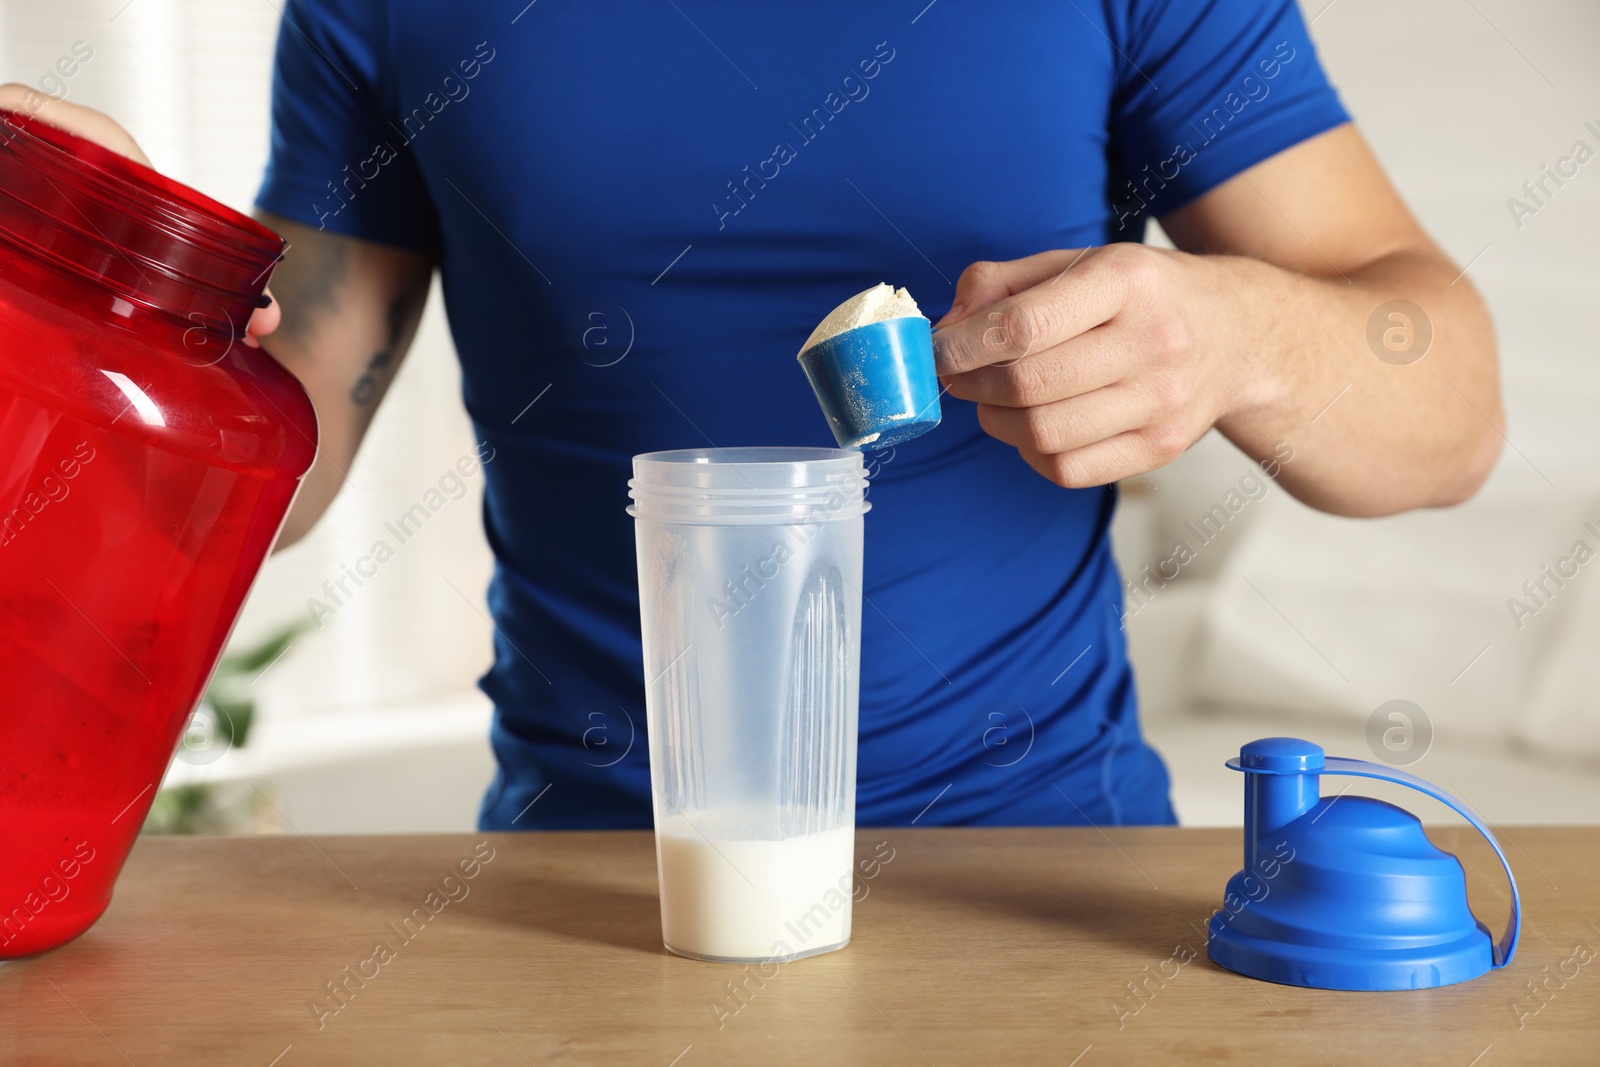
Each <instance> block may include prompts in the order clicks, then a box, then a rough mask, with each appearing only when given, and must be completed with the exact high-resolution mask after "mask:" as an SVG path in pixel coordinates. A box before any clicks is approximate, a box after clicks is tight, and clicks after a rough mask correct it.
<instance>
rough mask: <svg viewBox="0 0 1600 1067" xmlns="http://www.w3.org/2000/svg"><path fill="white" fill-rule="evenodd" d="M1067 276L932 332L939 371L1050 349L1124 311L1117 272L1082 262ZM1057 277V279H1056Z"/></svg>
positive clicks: (959, 369) (1124, 293) (960, 371)
mask: <svg viewBox="0 0 1600 1067" xmlns="http://www.w3.org/2000/svg"><path fill="white" fill-rule="evenodd" d="M1080 269H1081V270H1082V273H1077V272H1076V271H1075V272H1073V273H1072V274H1068V275H1065V276H1057V275H1052V276H1051V278H1050V279H1047V280H1046V281H1045V282H1044V283H1042V284H1040V285H1036V286H1034V287H1033V288H1032V289H1028V290H1026V291H1025V292H1022V293H1019V294H1018V295H1016V296H1011V297H1007V298H1006V299H1004V300H1002V301H1000V302H999V303H997V304H991V305H990V306H989V307H988V308H987V309H985V310H984V311H981V312H979V313H977V314H975V315H971V316H969V317H967V318H965V319H963V320H962V321H960V322H958V323H955V324H954V325H951V326H946V327H944V328H942V329H940V330H939V332H938V333H936V334H934V335H933V352H934V359H935V362H936V364H937V367H938V371H939V373H940V374H941V375H954V374H964V373H966V372H967V371H970V370H976V369H977V368H979V367H987V366H990V365H992V364H995V363H1004V362H1006V361H1008V360H1016V359H1022V358H1024V357H1026V356H1030V355H1033V354H1034V353H1038V352H1043V351H1045V350H1046V349H1048V348H1053V347H1055V346H1056V345H1059V344H1061V343H1062V342H1064V341H1067V340H1070V339H1071V338H1073V337H1076V336H1077V335H1078V334H1080V333H1083V332H1085V331H1086V330H1090V329H1093V328H1094V327H1096V326H1099V325H1100V324H1101V323H1103V322H1108V321H1110V319H1111V318H1112V316H1114V315H1115V314H1116V313H1117V312H1118V311H1120V310H1121V309H1122V306H1123V302H1124V300H1125V299H1126V297H1127V288H1126V286H1125V285H1124V284H1122V282H1123V278H1122V275H1121V274H1120V272H1117V271H1108V270H1105V269H1100V268H1097V267H1096V266H1095V265H1094V263H1093V262H1092V261H1091V262H1088V263H1084V264H1082V265H1081V268H1080ZM1058 277H1059V280H1057V279H1058Z"/></svg>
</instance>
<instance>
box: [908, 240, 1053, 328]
mask: <svg viewBox="0 0 1600 1067" xmlns="http://www.w3.org/2000/svg"><path fill="white" fill-rule="evenodd" d="M1081 254H1082V253H1080V252H1075V251H1073V250H1071V249H1067V250H1064V251H1062V250H1056V251H1050V252H1039V253H1037V254H1035V255H1031V256H1024V257H1023V258H1021V259H1012V260H1006V261H1005V262H995V261H992V260H980V261H979V262H977V263H973V264H971V265H970V266H968V267H967V269H966V270H964V271H962V272H961V277H959V278H957V279H956V295H955V297H954V298H953V299H952V300H951V302H950V310H949V311H948V312H946V313H945V315H944V317H943V318H941V319H940V320H939V321H938V322H936V323H934V329H942V328H943V327H945V326H949V325H951V324H953V323H957V322H960V321H961V320H962V319H965V318H968V317H969V316H971V315H973V314H974V313H975V312H978V311H982V310H983V309H984V308H986V307H988V306H989V305H990V304H993V303H994V302H995V301H997V300H1004V299H1005V298H1006V297H1008V296H1015V295H1016V294H1017V293H1020V292H1023V291H1024V290H1027V289H1032V288H1033V287H1034V286H1035V285H1038V284H1039V283H1040V282H1042V281H1044V280H1045V279H1047V278H1052V277H1054V276H1055V275H1057V274H1059V273H1061V271H1062V270H1063V269H1064V268H1065V266H1066V265H1067V264H1068V263H1070V262H1071V261H1072V257H1074V256H1078V255H1081Z"/></svg>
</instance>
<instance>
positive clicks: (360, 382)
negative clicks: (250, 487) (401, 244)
mask: <svg viewBox="0 0 1600 1067" xmlns="http://www.w3.org/2000/svg"><path fill="white" fill-rule="evenodd" d="M256 214H257V218H259V219H260V220H261V221H262V222H263V223H264V224H265V225H267V226H270V227H271V228H272V229H274V230H276V231H277V232H278V233H280V234H282V235H283V237H284V238H285V239H286V240H287V241H288V242H289V250H288V252H287V253H286V254H285V256H284V259H283V262H282V263H280V264H279V265H278V269H277V270H276V271H275V272H273V275H272V292H273V297H274V300H275V302H276V303H277V304H278V306H279V307H280V308H281V310H282V321H281V323H280V325H279V326H278V329H277V330H276V331H275V332H273V333H271V334H270V335H268V336H266V337H264V338H263V339H262V344H263V347H265V348H266V349H267V350H268V351H269V352H271V353H272V355H273V356H274V357H276V358H277V360H278V362H280V363H282V364H283V365H284V366H285V367H287V368H288V369H289V370H290V371H292V372H293V373H294V375H295V377H297V378H299V379H300V382H301V384H302V385H304V386H305V388H306V392H307V393H309V394H310V396H311V403H312V406H313V407H315V408H316V410H317V423H318V427H319V429H320V431H321V435H320V441H319V446H318V449H317V459H316V462H315V463H314V464H313V465H312V467H311V471H310V473H309V474H307V475H306V480H305V484H304V485H303V486H302V488H301V490H300V495H299V496H297V497H296V498H295V502H294V507H293V508H291V509H290V511H289V517H288V519H287V520H286V522H285V524H284V528H283V534H282V536H281V537H280V538H279V540H278V547H279V548H283V547H286V546H288V545H291V544H293V543H294V542H296V541H298V540H299V539H300V538H302V537H304V536H305V535H306V533H307V532H309V531H310V529H311V527H312V526H313V525H314V524H315V523H316V521H317V519H319V518H320V517H321V516H322V513H323V512H324V511H326V510H327V508H328V505H329V504H330V503H332V501H333V498H334V495H335V494H336V493H337V492H338V491H339V487H340V486H342V485H343V484H344V481H345V474H346V472H348V471H349V469H350V464H351V463H352V462H353V461H354V459H355V455H356V449H357V448H358V447H360V445H361V439H362V438H363V437H364V436H365V435H366V432H367V427H368V426H370V425H371V424H372V416H373V414H374V413H375V412H376V411H377V407H378V401H380V400H382V399H383V396H384V394H385V393H386V392H387V391H388V388H389V383H390V382H392V381H393V380H394V375H395V372H396V371H397V370H399V368H400V362H401V360H403V359H404V358H405V354H406V351H407V350H408V349H409V348H410V347H411V340H412V337H413V336H414V335H415V334H416V329H417V322H418V320H419V319H420V318H421V317H422V308H423V305H424V304H425V303H426V302H427V298H428V283H429V280H430V278H431V277H432V274H433V260H432V258H431V257H429V256H427V255H424V254H423V253H421V252H412V251H407V250H405V249H400V248H391V247H389V246H387V245H377V244H372V243H370V242H368V241H360V240H356V239H355V238H353V237H342V236H340V235H338V234H333V233H329V232H327V231H326V230H318V229H316V228H315V227H313V226H307V225H304V224H302V223H298V222H292V221H290V220H289V219H286V218H282V217H280V216H277V215H271V214H268V213H265V212H257V213H256Z"/></svg>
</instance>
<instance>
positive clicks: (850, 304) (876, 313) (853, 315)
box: [800, 283, 923, 352]
mask: <svg viewBox="0 0 1600 1067" xmlns="http://www.w3.org/2000/svg"><path fill="white" fill-rule="evenodd" d="M913 317H915V318H922V317H923V315H922V312H921V310H919V309H918V308H917V302H916V301H915V300H913V299H911V294H910V293H908V292H906V291H905V290H904V289H896V288H895V287H894V286H892V285H886V284H883V283H879V284H878V285H874V286H873V287H872V288H871V289H868V290H866V291H865V292H861V293H857V294H856V295H855V296H852V297H851V298H850V299H849V300H846V301H845V302H844V303H842V304H840V305H839V306H838V307H836V308H834V309H833V310H832V311H830V312H829V313H828V317H827V318H825V319H823V320H822V321H821V322H820V323H818V324H817V328H816V329H815V330H812V331H811V336H810V337H807V338H806V343H805V344H803V345H801V346H800V351H801V352H804V351H805V350H806V349H808V348H810V347H811V346H812V345H818V344H821V343H822V342H823V341H826V340H828V339H829V338H830V337H837V336H838V335H839V334H841V333H844V332H845V331H847V330H854V329H856V328H857V327H858V326H867V325H870V324H871V323H874V322H884V321H886V320H888V319H906V318H913Z"/></svg>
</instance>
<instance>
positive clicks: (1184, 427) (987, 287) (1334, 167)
mask: <svg viewBox="0 0 1600 1067" xmlns="http://www.w3.org/2000/svg"><path fill="white" fill-rule="evenodd" d="M1161 224H1162V226H1163V228H1164V229H1165V230H1166V232H1167V233H1168V234H1169V235H1170V236H1171V237H1172V240H1173V243H1174V244H1176V245H1177V246H1178V247H1179V248H1180V249H1183V250H1184V251H1179V252H1173V251H1165V250H1161V249H1153V248H1147V247H1144V246H1141V245H1134V244H1113V245H1107V246H1105V247H1103V248H1095V249H1089V250H1087V251H1075V250H1066V251H1057V252H1043V253H1040V254H1039V255H1035V256H1029V257H1027V258H1026V259H1018V260H1013V261H1011V262H1008V263H975V264H973V265H972V266H971V267H969V268H968V269H967V270H966V271H965V272H964V273H963V274H962V275H961V280H960V282H959V283H958V285H957V287H956V295H955V298H954V300H953V301H952V302H951V309H950V313H949V314H948V315H946V316H945V317H944V319H943V320H941V321H940V323H939V326H940V329H939V331H938V333H936V334H935V335H934V348H935V351H936V353H937V360H938V368H939V373H940V376H941V377H942V378H944V380H945V382H946V384H948V386H949V388H950V392H951V393H952V394H953V395H954V396H957V397H960V398H964V399H967V400H973V401H976V402H977V403H978V420H979V423H980V424H981V425H982V426H983V428H984V429H985V430H986V431H987V432H988V433H990V434H991V435H993V436H994V437H997V438H999V439H1000V440H1002V441H1004V442H1006V443H1007V444H1010V445H1013V446H1015V447H1016V449H1017V450H1018V452H1020V453H1021V455H1022V458H1023V459H1025V460H1027V462H1028V463H1029V464H1030V465H1032V466H1033V468H1034V469H1035V470H1037V471H1039V473H1041V474H1043V475H1044V476H1045V477H1047V478H1049V479H1051V480H1052V481H1054V482H1057V483H1059V484H1061V485H1064V486H1070V487H1082V486H1090V485H1100V484H1103V483H1105V482H1110V481H1114V480H1116V479H1118V478H1126V477H1128V476H1130V475H1134V474H1142V473H1145V472H1147V471H1151V470H1154V469H1156V468H1157V467H1160V466H1162V465H1164V464H1166V463H1168V462H1170V461H1171V460H1173V459H1174V458H1176V457H1177V456H1178V455H1179V454H1181V453H1182V452H1183V450H1184V449H1185V448H1187V447H1189V445H1191V444H1193V443H1194V442H1195V440H1196V439H1198V438H1199V437H1200V436H1201V435H1202V434H1204V433H1205V432H1206V430H1208V429H1210V428H1211V427H1212V426H1215V427H1216V428H1217V429H1218V430H1219V431H1220V432H1221V433H1222V434H1223V435H1224V436H1226V437H1227V438H1228V439H1229V440H1230V441H1232V442H1233V443H1234V444H1236V445H1238V446H1239V448H1241V449H1242V450H1243V451H1244V452H1245V453H1246V454H1247V455H1249V456H1250V457H1251V458H1252V459H1255V460H1256V461H1258V462H1267V461H1269V459H1270V458H1272V457H1274V456H1276V455H1278V454H1279V452H1278V449H1279V447H1280V446H1281V445H1283V444H1288V445H1290V446H1291V447H1293V448H1294V449H1295V457H1296V458H1295V462H1294V466H1293V468H1289V467H1284V468H1283V469H1282V471H1281V472H1280V473H1279V474H1278V476H1277V477H1278V481H1279V482H1280V483H1281V484H1282V485H1283V486H1284V488H1286V489H1288V490H1289V492H1291V493H1293V494H1294V495H1295V496H1296V497H1298V498H1299V499H1301V500H1302V501H1304V502H1306V503H1307V504H1310V505H1311V506H1313V507H1316V508H1321V509H1322V510H1324V511H1330V512H1334V513H1336V514H1341V515H1386V514H1392V513H1394V512H1398V511H1405V510H1407V509H1409V508H1417V507H1438V506H1444V505H1449V504H1456V503H1459V502H1461V501H1463V500H1465V499H1466V498H1467V497H1469V496H1471V495H1472V494H1473V493H1474V492H1475V491H1476V490H1477V488H1478V486H1479V485H1481V484H1482V483H1483V480H1484V479H1485V478H1486V477H1487V476H1488V473H1489V471H1490V469H1491V468H1492V467H1493V466H1494V462H1495V459H1496V457H1497V456H1498V455H1499V452H1500V446H1501V443H1502V442H1503V441H1504V435H1503V430H1502V425H1503V423H1504V415H1503V414H1502V412H1501V407H1500V383H1499V373H1498V368H1497V365H1496V360H1495V344H1494V330H1493V326H1492V325H1491V323H1490V322H1489V316H1488V313H1487V311H1486V310H1485V309H1484V306H1483V302H1482V301H1481V300H1480V299H1479V298H1478V295H1477V293H1476V292H1474V291H1473V288H1472V283H1471V282H1470V281H1468V280H1467V278H1466V277H1465V272H1463V271H1461V270H1460V269H1458V268H1457V267H1456V265H1455V264H1453V263H1451V262H1450V259H1449V258H1448V257H1447V256H1445V255H1444V254H1443V253H1442V252H1440V250H1439V249H1438V247H1437V246H1435V245H1434V243H1433V242H1432V241H1431V240H1429V239H1428V236H1427V234H1425V233H1423V232H1422V229H1421V228H1420V227H1419V226H1418V225H1417V223H1416V221H1415V220H1414V219H1413V218H1412V217H1411V214H1410V213H1409V212H1408V211H1407V210H1406V208H1405V205H1404V204H1403V203H1402V202H1401V201H1400V198H1399V197H1398V196H1397V195H1396V194H1395V191H1394V189H1393V187H1392V186H1391V185H1390V184H1389V182H1388V179H1387V178H1385V177H1384V174H1383V171H1382V169H1381V168H1379V166H1378V164H1377V161H1376V160H1374V159H1373V158H1372V154H1371V152H1370V151H1368V149H1367V146H1366V144H1365V143H1364V142H1363V141H1362V140H1361V137H1360V135H1359V134H1357V133H1356V131H1355V129H1354V127H1351V126H1348V125H1346V126H1341V127H1338V128H1336V129H1333V130H1330V131H1328V132H1327V133H1325V134H1322V135H1320V136H1317V137H1313V138H1311V139H1310V140H1308V141H1305V142H1302V143H1301V144H1298V145H1296V146H1294V147H1293V148H1290V149H1288V150H1286V151H1284V152H1280V153H1279V154H1278V155H1276V156H1273V157H1272V158H1270V159H1267V160H1265V161H1263V162H1261V163H1258V164H1256V165H1255V166H1254V167H1251V168H1250V169H1248V170H1246V171H1244V172H1243V173H1242V174H1239V175H1236V176H1235V177H1233V178H1231V179H1230V180H1228V181H1226V182H1223V183H1222V184H1221V185H1219V186H1217V187H1216V188H1215V189H1212V190H1211V191H1210V192H1208V193H1206V194H1204V195H1203V196H1201V197H1199V198H1198V199H1196V200H1194V201H1192V202H1191V203H1189V204H1187V205H1185V206H1184V207H1181V208H1179V209H1178V210H1176V211H1173V212H1171V213H1170V214H1168V215H1166V216H1164V217H1163V218H1162V219H1161ZM1202 253H1203V254H1202ZM1397 302H1404V306H1406V307H1407V308H1408V309H1409V310H1408V312H1407V314H1408V315H1410V316H1411V317H1412V318H1414V319H1415V320H1416V322H1415V323H1411V322H1410V320H1409V319H1408V320H1407V326H1406V329H1407V331H1408V332H1407V336H1408V337H1409V336H1411V334H1410V332H1409V331H1410V328H1411V325H1415V326H1417V327H1418V329H1419V331H1420V332H1419V333H1418V336H1422V337H1424V338H1425V340H1424V341H1423V342H1422V344H1421V347H1420V348H1419V349H1417V350H1416V351H1414V352H1409V353H1405V354H1404V355H1405V358H1400V359H1397V358H1395V356H1396V353H1395V352H1393V351H1388V350H1386V349H1387V346H1388V344H1389V342H1388V341H1387V340H1386V339H1384V338H1387V337H1388V336H1389V333H1387V332H1385V331H1388V330H1390V329H1391V328H1392V327H1393V323H1394V320H1393V317H1392V315H1391V314H1390V312H1391V311H1392V309H1393V308H1394V307H1395V306H1396V304H1397ZM1408 343H1409V342H1408Z"/></svg>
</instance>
